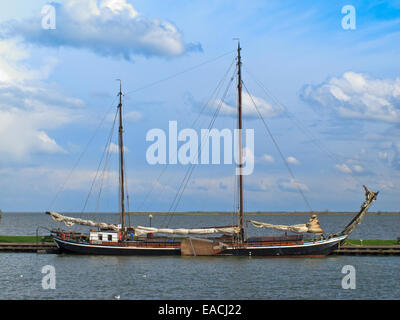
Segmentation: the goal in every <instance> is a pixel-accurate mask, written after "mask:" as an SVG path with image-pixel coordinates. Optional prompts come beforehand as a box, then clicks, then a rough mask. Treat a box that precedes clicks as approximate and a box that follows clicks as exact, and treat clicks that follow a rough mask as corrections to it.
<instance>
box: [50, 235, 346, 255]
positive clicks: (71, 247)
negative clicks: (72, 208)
mask: <svg viewBox="0 0 400 320" xmlns="http://www.w3.org/2000/svg"><path fill="white" fill-rule="evenodd" d="M346 237H347V236H341V237H335V238H332V239H329V240H320V241H314V242H305V243H303V244H293V245H269V244H268V243H267V242H265V244H264V245H262V244H261V245H257V246H252V245H246V243H245V244H244V245H243V246H229V245H227V247H226V248H225V249H223V250H221V251H219V252H215V253H210V254H209V255H210V256H263V257H322V256H326V255H328V254H330V253H331V252H332V251H333V250H335V249H337V247H338V245H339V243H340V242H342V241H343V240H345V239H346ZM54 241H55V243H56V245H57V247H58V248H59V249H60V250H61V251H62V252H66V253H76V254H87V255H89V254H90V255H91V254H94V255H137V256H165V255H169V256H172V255H181V248H180V247H171V246H167V243H166V246H165V247H162V246H160V245H157V246H150V245H147V246H145V247H144V246H134V245H129V246H120V245H104V244H90V243H81V242H77V241H73V240H65V239H61V238H58V237H54Z"/></svg>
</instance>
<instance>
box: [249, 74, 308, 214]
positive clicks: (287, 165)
mask: <svg viewBox="0 0 400 320" xmlns="http://www.w3.org/2000/svg"><path fill="white" fill-rule="evenodd" d="M242 84H243V86H244V88H245V89H246V92H247V94H248V95H249V97H250V100H251V101H252V103H253V105H254V107H255V109H256V111H257V113H258V115H259V117H260V119H261V121H262V122H263V124H264V126H265V128H266V129H267V132H268V135H269V136H270V138H271V140H272V142H273V144H274V145H275V148H276V150H277V151H278V153H279V155H280V157H281V159H282V161H283V163H284V164H285V166H286V168H287V170H288V171H289V174H290V176H291V177H292V179H293V181H294V182H295V184H296V188H297V190H298V192H299V193H300V195H301V196H302V198H303V200H304V202H305V203H306V205H307V207H308V208H309V209H310V211H313V210H312V208H311V205H310V203H309V202H308V200H307V198H306V196H305V195H304V193H303V191H302V190H301V188H300V185H299V183H298V182H297V179H296V178H295V176H294V174H293V171H292V170H291V169H290V166H289V163H288V162H287V161H286V159H285V157H284V155H283V153H282V151H281V149H280V148H279V145H278V143H277V142H276V140H275V138H274V136H273V135H272V132H271V130H270V129H269V127H268V125H267V123H266V121H265V119H264V118H263V116H262V114H261V112H260V110H259V109H258V107H257V105H256V103H255V102H254V99H253V97H252V95H251V94H250V93H249V91H248V89H247V87H246V85H245V84H244V82H243V81H242Z"/></svg>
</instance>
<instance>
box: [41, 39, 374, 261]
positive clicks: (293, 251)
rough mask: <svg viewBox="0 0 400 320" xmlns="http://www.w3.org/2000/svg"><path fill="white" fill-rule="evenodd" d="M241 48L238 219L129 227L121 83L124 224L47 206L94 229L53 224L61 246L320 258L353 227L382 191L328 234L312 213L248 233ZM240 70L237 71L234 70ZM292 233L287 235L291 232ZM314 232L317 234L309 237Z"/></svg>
mask: <svg viewBox="0 0 400 320" xmlns="http://www.w3.org/2000/svg"><path fill="white" fill-rule="evenodd" d="M241 65H242V62H241V47H240V42H238V47H237V57H236V66H237V79H238V82H237V93H238V95H237V96H238V110H237V111H238V129H239V139H238V140H239V142H238V143H239V146H238V150H239V164H238V169H239V174H238V180H239V181H238V188H239V192H238V194H239V210H238V212H237V213H238V219H237V220H238V222H237V224H234V225H229V226H216V227H209V228H196V229H194V228H179V229H171V228H155V227H143V226H134V227H132V226H127V225H126V222H125V216H126V214H127V213H126V211H125V173H124V144H123V141H124V140H123V132H124V130H123V121H122V117H123V116H122V95H123V94H122V86H121V82H120V90H119V104H118V109H117V111H118V114H119V136H118V137H119V139H118V141H119V181H120V184H119V195H120V200H119V201H120V208H121V210H120V218H121V220H120V224H109V223H104V222H96V221H92V220H85V219H80V218H74V217H68V216H65V215H62V214H60V213H57V212H53V211H47V212H46V213H47V214H49V215H50V216H51V217H52V218H53V219H54V220H55V221H58V222H63V223H65V225H67V226H72V225H74V224H79V225H84V226H88V227H91V229H90V231H89V233H80V232H72V231H67V230H63V229H61V228H57V229H52V231H51V234H52V236H53V239H54V241H55V243H56V245H57V247H58V248H59V249H60V250H61V251H63V252H68V253H78V254H97V255H184V256H275V257H276V256H279V257H287V256H289V257H295V256H303V257H304V256H309V257H321V256H326V255H328V254H330V253H331V252H332V251H333V250H335V249H336V248H337V247H338V246H339V245H340V244H341V243H343V242H344V241H345V240H346V238H347V237H348V236H349V235H350V234H351V233H352V232H353V230H354V229H355V227H356V226H357V225H358V224H359V223H360V222H361V220H362V219H363V218H364V217H365V215H366V213H367V211H368V209H369V207H370V205H371V204H372V203H373V202H374V201H375V200H376V198H377V195H378V193H379V192H372V191H370V190H369V189H368V188H367V187H365V186H363V187H364V190H365V201H364V202H363V203H362V205H361V208H360V210H359V212H358V213H357V214H356V215H355V216H354V218H353V219H352V220H351V221H350V222H349V223H348V225H347V226H346V227H345V228H344V229H343V230H342V231H341V232H338V233H335V234H330V235H327V236H325V235H324V232H323V230H322V228H321V226H320V224H319V221H318V216H317V215H316V214H313V215H312V216H311V218H310V219H309V221H308V222H307V223H304V224H296V225H273V224H269V223H265V222H259V221H254V220H247V221H246V226H248V224H249V223H250V224H251V225H252V226H254V227H256V228H269V229H276V230H281V231H284V232H285V235H282V236H257V237H248V236H247V232H245V218H244V217H245V214H244V207H243V202H244V201H243V174H242V169H243V154H242V153H243V152H242V150H243V149H242V75H241ZM235 72H236V71H235ZM288 232H289V233H292V234H289V235H288V234H287V233H288ZM305 234H312V235H313V238H310V239H309V240H308V239H307V238H305V236H304V235H305Z"/></svg>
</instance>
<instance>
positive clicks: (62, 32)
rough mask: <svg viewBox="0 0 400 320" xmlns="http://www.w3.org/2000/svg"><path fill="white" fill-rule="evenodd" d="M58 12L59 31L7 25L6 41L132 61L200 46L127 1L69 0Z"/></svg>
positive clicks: (32, 24)
mask: <svg viewBox="0 0 400 320" xmlns="http://www.w3.org/2000/svg"><path fill="white" fill-rule="evenodd" d="M51 5H53V6H54V7H55V10H56V28H55V29H53V30H50V32H49V30H45V29H43V28H42V26H41V24H40V19H41V17H37V16H36V17H33V18H31V19H25V20H22V21H17V20H12V21H7V23H5V24H3V26H2V29H3V37H15V36H19V37H22V38H23V39H24V40H25V41H26V42H29V43H34V44H37V45H42V46H48V47H60V46H66V47H73V48H86V49H89V50H91V51H93V52H95V53H97V54H99V55H104V56H114V57H119V58H124V59H126V60H131V58H132V56H133V55H135V54H139V55H144V56H146V57H149V56H164V57H174V56H179V55H181V54H183V53H184V52H186V51H190V50H201V46H200V45H198V44H185V43H184V41H183V36H182V33H181V32H180V31H179V30H178V28H177V27H176V26H175V25H174V24H172V23H171V22H168V21H165V20H161V19H158V18H148V17H146V16H144V15H143V14H140V13H139V12H137V11H136V10H135V9H134V7H133V6H132V5H131V4H130V3H128V2H127V1H126V0H103V1H101V2H100V3H99V4H98V1H96V0H67V1H65V2H63V3H54V2H53V3H51Z"/></svg>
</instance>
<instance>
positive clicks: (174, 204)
mask: <svg viewBox="0 0 400 320" xmlns="http://www.w3.org/2000/svg"><path fill="white" fill-rule="evenodd" d="M234 72H236V70H235V71H234ZM233 79H234V76H232V77H231V79H230V82H229V83H228V85H227V87H226V90H225V92H224V94H223V97H222V99H221V100H220V101H219V105H218V106H217V108H216V110H215V112H214V114H213V117H212V120H211V122H210V124H209V126H208V135H207V136H204V137H203V141H205V140H206V139H208V138H209V134H210V129H211V128H212V127H213V126H214V123H215V120H216V118H217V117H218V114H219V111H220V109H221V107H222V103H223V101H224V100H225V97H226V95H227V93H228V91H229V88H230V86H231V84H232V82H233ZM202 145H203V142H201V143H200V146H199V147H198V150H197V153H196V154H195V156H194V159H196V157H198V155H199V153H200V151H201V146H202ZM195 167H196V166H195V164H193V161H192V162H191V164H190V166H189V168H188V170H187V171H186V174H185V177H184V179H183V181H182V183H181V185H180V186H179V189H178V192H177V193H176V195H175V198H174V200H173V202H172V204H171V206H170V209H169V211H168V212H169V213H171V211H172V210H173V212H174V213H175V211H176V209H177V207H178V205H179V203H180V200H181V198H182V195H183V193H184V191H185V189H186V187H187V184H188V182H189V180H190V178H191V176H192V174H193V171H194V168H195ZM171 219H172V215H170V217H169V221H168V223H167V226H168V225H169V223H170V221H171Z"/></svg>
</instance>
